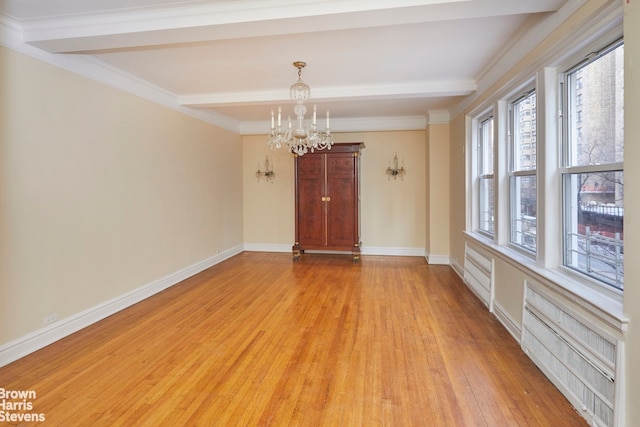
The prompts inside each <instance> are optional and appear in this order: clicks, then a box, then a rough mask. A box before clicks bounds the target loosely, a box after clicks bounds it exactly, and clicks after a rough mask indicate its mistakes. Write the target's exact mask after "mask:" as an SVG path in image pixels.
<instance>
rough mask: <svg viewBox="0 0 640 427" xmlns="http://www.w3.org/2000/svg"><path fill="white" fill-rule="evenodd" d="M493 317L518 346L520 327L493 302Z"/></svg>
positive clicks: (520, 333)
mask: <svg viewBox="0 0 640 427" xmlns="http://www.w3.org/2000/svg"><path fill="white" fill-rule="evenodd" d="M493 315H494V316H496V318H497V319H498V321H500V323H502V326H504V327H505V329H506V330H507V331H508V332H509V333H510V334H511V336H512V337H513V338H514V339H515V340H516V342H517V343H518V344H520V341H521V335H522V330H521V328H520V326H518V324H517V323H516V322H515V321H514V320H513V318H512V317H511V316H510V315H509V313H507V311H506V310H505V309H504V308H503V307H502V306H501V305H500V304H498V302H497V301H495V300H494V301H493Z"/></svg>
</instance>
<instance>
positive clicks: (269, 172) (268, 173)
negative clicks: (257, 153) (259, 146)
mask: <svg viewBox="0 0 640 427" xmlns="http://www.w3.org/2000/svg"><path fill="white" fill-rule="evenodd" d="M275 177H276V173H275V172H274V171H273V169H272V168H271V165H270V164H269V157H267V156H265V157H264V170H260V164H258V172H256V178H258V181H260V178H264V179H266V180H267V181H271V182H272V183H273V179H274V178H275Z"/></svg>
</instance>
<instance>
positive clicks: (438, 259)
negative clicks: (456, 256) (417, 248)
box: [425, 254, 451, 265]
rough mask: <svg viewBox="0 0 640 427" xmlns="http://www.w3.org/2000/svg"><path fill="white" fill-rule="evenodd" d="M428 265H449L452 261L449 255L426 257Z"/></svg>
mask: <svg viewBox="0 0 640 427" xmlns="http://www.w3.org/2000/svg"><path fill="white" fill-rule="evenodd" d="M425 258H426V259H427V263H429V264H431V265H449V264H451V261H450V260H449V257H448V256H447V255H431V254H430V255H427V256H425Z"/></svg>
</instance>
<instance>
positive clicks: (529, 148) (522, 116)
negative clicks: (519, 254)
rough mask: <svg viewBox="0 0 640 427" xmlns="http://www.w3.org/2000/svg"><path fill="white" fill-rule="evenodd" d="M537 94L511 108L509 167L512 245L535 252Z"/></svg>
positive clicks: (527, 94)
mask: <svg viewBox="0 0 640 427" xmlns="http://www.w3.org/2000/svg"><path fill="white" fill-rule="evenodd" d="M536 125H537V123H536V93H535V91H531V92H528V93H526V94H525V95H524V96H522V97H521V98H519V99H517V100H516V101H514V102H513V103H512V104H511V107H510V141H511V164H510V168H509V190H510V198H509V204H510V219H511V224H510V230H511V237H510V241H511V243H513V244H515V245H518V246H519V247H521V248H523V249H526V250H527V251H530V252H534V253H535V252H536V246H537V238H536V225H537V219H536V218H537V215H536V212H537V193H536V191H537V186H536V179H537V178H536V161H537V159H536Z"/></svg>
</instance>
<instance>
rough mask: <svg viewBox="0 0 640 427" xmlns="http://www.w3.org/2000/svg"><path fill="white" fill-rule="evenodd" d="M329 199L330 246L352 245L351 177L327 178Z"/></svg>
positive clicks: (353, 221)
mask: <svg viewBox="0 0 640 427" xmlns="http://www.w3.org/2000/svg"><path fill="white" fill-rule="evenodd" d="M327 185H328V193H329V197H330V198H331V201H330V202H329V204H328V213H327V235H328V238H327V241H328V244H329V245H331V246H353V244H354V243H355V242H356V239H357V235H356V213H357V212H356V210H355V197H356V194H355V182H354V180H353V179H352V178H329V179H328V180H327Z"/></svg>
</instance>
